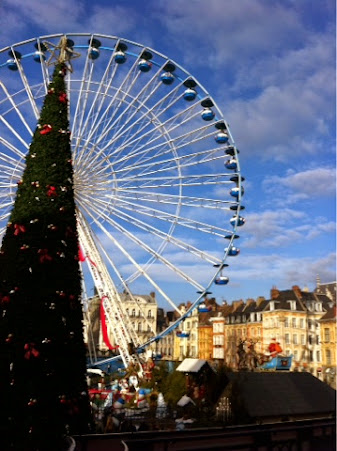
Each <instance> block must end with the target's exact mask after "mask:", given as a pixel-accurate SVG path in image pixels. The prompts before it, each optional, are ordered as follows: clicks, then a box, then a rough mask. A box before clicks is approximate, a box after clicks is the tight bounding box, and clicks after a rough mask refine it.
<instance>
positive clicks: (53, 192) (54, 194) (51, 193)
mask: <svg viewBox="0 0 337 451" xmlns="http://www.w3.org/2000/svg"><path fill="white" fill-rule="evenodd" d="M47 188H48V191H47V196H48V197H57V192H56V188H55V186H50V185H48V186H47Z"/></svg>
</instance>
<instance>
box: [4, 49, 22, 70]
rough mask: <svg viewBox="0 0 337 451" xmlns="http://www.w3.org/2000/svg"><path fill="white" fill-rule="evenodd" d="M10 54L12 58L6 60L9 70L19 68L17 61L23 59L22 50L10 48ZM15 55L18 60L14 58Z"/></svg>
mask: <svg viewBox="0 0 337 451" xmlns="http://www.w3.org/2000/svg"><path fill="white" fill-rule="evenodd" d="M8 55H9V56H10V57H11V58H10V59H8V60H7V61H6V63H7V67H8V69H9V70H13V71H16V70H18V69H19V68H18V64H17V61H20V59H21V53H20V52H17V51H16V50H10V51H9V52H8ZM13 56H15V57H16V60H15V59H14V58H13Z"/></svg>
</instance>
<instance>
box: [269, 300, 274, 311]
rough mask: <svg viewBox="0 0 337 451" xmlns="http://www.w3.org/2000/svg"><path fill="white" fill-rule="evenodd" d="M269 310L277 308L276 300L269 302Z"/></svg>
mask: <svg viewBox="0 0 337 451" xmlns="http://www.w3.org/2000/svg"><path fill="white" fill-rule="evenodd" d="M269 310H270V311H272V310H275V302H274V301H270V302H269Z"/></svg>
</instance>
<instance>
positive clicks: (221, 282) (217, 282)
mask: <svg viewBox="0 0 337 451" xmlns="http://www.w3.org/2000/svg"><path fill="white" fill-rule="evenodd" d="M228 282H229V278H228V277H226V276H219V277H217V278H216V279H215V281H214V283H215V285H227V284H228Z"/></svg>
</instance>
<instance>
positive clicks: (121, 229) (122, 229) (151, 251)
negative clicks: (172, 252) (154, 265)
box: [96, 210, 202, 290]
mask: <svg viewBox="0 0 337 451" xmlns="http://www.w3.org/2000/svg"><path fill="white" fill-rule="evenodd" d="M98 213H100V214H101V216H102V217H104V218H105V220H106V222H107V223H109V224H110V225H111V226H113V227H114V228H115V229H116V230H118V231H119V232H121V233H122V234H123V235H124V236H126V237H127V238H128V239H129V240H131V241H132V242H134V243H135V244H137V245H138V246H140V247H141V249H143V250H144V251H146V252H147V253H148V254H149V255H151V256H152V257H155V258H156V260H157V261H160V262H161V263H163V264H164V265H165V267H167V268H169V269H170V270H171V271H173V272H174V273H175V274H177V275H178V276H180V277H181V278H182V279H184V280H185V281H186V282H189V283H190V284H191V285H193V286H194V287H195V288H197V289H198V290H201V289H202V285H200V284H199V283H198V282H196V281H195V280H193V279H192V278H191V277H189V276H188V275H187V274H185V273H184V272H183V271H182V270H180V269H179V268H177V267H176V266H175V265H173V264H172V263H171V262H170V261H169V260H167V259H166V258H164V257H163V256H162V255H160V254H158V252H156V251H155V250H154V249H153V248H151V246H149V245H148V244H146V243H145V242H144V241H143V240H141V239H139V238H137V237H136V236H135V235H134V234H133V233H131V232H129V231H128V230H126V229H125V227H122V226H121V225H120V224H118V223H117V222H116V221H114V220H113V219H112V218H111V217H110V216H108V215H106V214H104V213H102V212H100V211H99V210H98V211H96V214H98Z"/></svg>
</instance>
